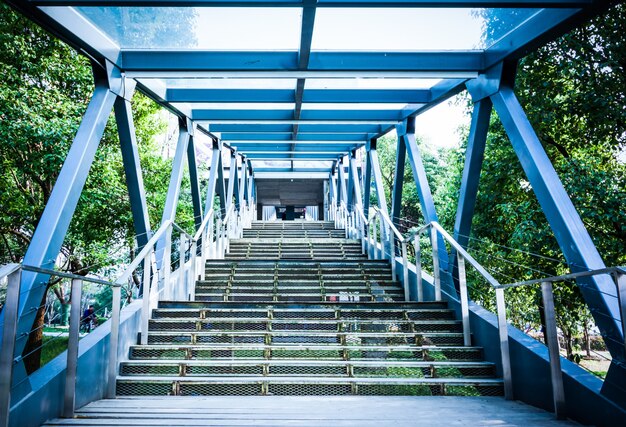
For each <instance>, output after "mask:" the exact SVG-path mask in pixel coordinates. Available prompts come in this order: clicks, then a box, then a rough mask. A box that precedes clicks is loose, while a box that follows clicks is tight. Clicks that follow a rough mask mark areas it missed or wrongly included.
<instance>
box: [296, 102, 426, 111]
mask: <svg viewBox="0 0 626 427" xmlns="http://www.w3.org/2000/svg"><path fill="white" fill-rule="evenodd" d="M412 105H416V106H417V107H419V105H420V104H392V103H389V104H376V103H371V104H370V103H362V104H357V103H350V102H345V103H337V104H333V103H324V102H319V103H306V102H305V103H303V104H302V109H303V110H402V109H404V108H406V107H409V106H412Z"/></svg>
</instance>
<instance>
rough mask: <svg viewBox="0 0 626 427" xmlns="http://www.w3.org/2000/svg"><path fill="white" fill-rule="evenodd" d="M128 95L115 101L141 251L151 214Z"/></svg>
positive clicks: (131, 206) (145, 240) (146, 237)
mask: <svg viewBox="0 0 626 427" xmlns="http://www.w3.org/2000/svg"><path fill="white" fill-rule="evenodd" d="M126 92H127V93H126V97H127V99H125V98H122V97H118V98H117V99H116V101H115V121H116V123H117V132H118V134H119V138H120V148H121V150H122V161H123V162H124V174H125V175H126V186H127V187H128V196H129V199H130V209H131V211H132V214H133V223H134V225H135V238H136V240H137V249H138V250H139V251H140V250H141V249H142V248H143V247H144V245H145V244H146V243H148V240H149V237H150V236H148V233H150V216H149V215H148V204H147V203H146V193H145V190H144V185H143V173H142V171H141V163H140V161H139V151H138V149H137V139H136V136H135V125H134V123H133V114H132V108H131V104H130V100H129V99H128V98H130V96H132V91H131V94H129V93H128V91H126Z"/></svg>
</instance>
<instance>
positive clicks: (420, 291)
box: [413, 233, 424, 302]
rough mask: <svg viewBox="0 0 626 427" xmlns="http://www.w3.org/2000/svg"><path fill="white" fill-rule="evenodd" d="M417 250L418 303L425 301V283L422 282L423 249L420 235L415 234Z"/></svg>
mask: <svg viewBox="0 0 626 427" xmlns="http://www.w3.org/2000/svg"><path fill="white" fill-rule="evenodd" d="M413 247H414V248H415V275H416V276H417V301H419V302H422V301H424V283H423V282H422V248H421V247H420V236H419V233H417V234H415V239H414V240H413Z"/></svg>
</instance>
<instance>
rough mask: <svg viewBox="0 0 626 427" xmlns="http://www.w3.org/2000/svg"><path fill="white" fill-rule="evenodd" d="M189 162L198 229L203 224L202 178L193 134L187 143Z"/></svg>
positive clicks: (194, 214)
mask: <svg viewBox="0 0 626 427" xmlns="http://www.w3.org/2000/svg"><path fill="white" fill-rule="evenodd" d="M187 164H188V165H189V180H190V183H191V202H192V204H193V217H194V224H195V226H196V230H197V229H199V228H200V226H201V225H202V220H203V215H202V196H201V195H200V180H199V179H198V166H197V163H196V147H195V144H194V137H193V135H190V136H189V143H188V144H187Z"/></svg>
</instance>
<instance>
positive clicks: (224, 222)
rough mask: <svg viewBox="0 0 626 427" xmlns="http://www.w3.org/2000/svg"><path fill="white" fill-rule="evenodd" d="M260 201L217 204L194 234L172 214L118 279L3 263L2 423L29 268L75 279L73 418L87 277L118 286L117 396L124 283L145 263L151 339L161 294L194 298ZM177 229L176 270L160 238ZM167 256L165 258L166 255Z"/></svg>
mask: <svg viewBox="0 0 626 427" xmlns="http://www.w3.org/2000/svg"><path fill="white" fill-rule="evenodd" d="M255 206H256V204H255V203H254V202H253V201H251V202H250V203H249V204H246V203H245V202H244V203H243V204H242V206H241V208H240V210H236V209H235V208H234V205H231V207H230V208H229V209H228V211H227V212H226V214H225V215H224V217H223V218H220V217H218V216H217V215H216V213H215V212H214V210H213V209H211V210H210V211H209V212H208V213H207V214H206V215H205V217H204V220H203V221H202V223H201V225H200V226H199V227H198V230H197V231H196V233H195V235H193V236H192V235H190V234H188V233H187V232H186V231H185V230H183V229H182V228H181V227H180V226H179V225H178V224H176V223H174V222H173V221H170V220H167V221H165V222H163V224H161V226H160V227H159V229H158V230H157V231H156V232H155V233H154V235H153V236H152V237H151V238H150V240H149V241H148V242H147V243H146V244H145V246H144V247H143V248H142V250H141V251H140V252H139V253H138V254H137V255H136V256H135V258H134V259H133V260H132V261H131V262H130V264H129V265H128V266H127V267H126V269H125V270H124V272H123V273H122V274H121V275H119V277H117V279H115V280H113V281H108V280H102V279H98V278H94V277H88V276H79V275H76V274H72V273H65V272H61V271H56V270H50V269H43V268H39V267H34V266H28V265H22V264H8V265H4V266H0V281H2V280H4V279H5V278H6V279H7V295H6V299H5V303H4V307H3V312H4V327H3V331H2V352H1V353H0V372H2V373H3V374H2V375H0V426H1V427H6V426H8V425H9V417H10V409H11V408H10V405H11V392H12V387H13V378H12V376H13V375H12V374H13V368H14V366H15V364H16V363H17V362H18V361H19V360H21V358H20V357H15V355H14V349H15V342H16V334H17V325H18V320H19V319H18V318H19V316H18V311H19V310H18V307H19V303H20V282H21V274H22V272H23V271H31V272H37V273H41V274H45V275H48V276H50V277H57V278H65V279H70V280H71V301H72V302H74V303H73V304H71V316H70V326H69V336H68V338H69V339H68V349H67V359H66V360H67V367H66V378H65V391H64V401H63V411H62V414H61V416H63V417H68V418H71V417H73V416H74V410H75V398H76V372H77V367H78V342H79V338H80V326H81V311H80V308H81V304H80V301H81V293H82V287H83V282H88V283H94V284H98V285H103V286H109V287H111V289H112V291H113V302H112V307H111V319H110V322H111V333H110V342H109V347H108V354H109V359H108V378H107V389H106V390H107V391H106V397H107V398H114V397H115V383H116V377H117V366H118V360H117V356H118V341H119V328H120V311H121V289H122V287H123V286H124V285H125V284H127V283H128V282H129V280H131V278H132V276H133V275H134V273H135V272H136V271H137V270H138V269H139V268H140V267H141V266H143V279H142V285H143V295H142V299H143V302H142V309H141V326H140V342H141V344H146V343H147V340H148V323H149V318H150V313H151V311H152V309H153V308H154V307H156V305H157V304H158V302H159V301H160V300H164V299H174V300H181V299H182V300H187V299H189V300H193V299H194V296H195V281H196V279H197V278H200V279H201V280H202V279H204V274H205V269H204V265H205V261H206V260H207V259H209V258H211V259H221V258H224V255H225V254H226V253H227V252H228V250H229V241H230V239H232V238H238V237H241V236H242V233H243V228H244V227H248V226H249V225H250V223H251V221H252V219H253V218H254V217H255V214H256V210H255ZM174 230H176V231H178V232H179V233H180V234H179V249H178V252H179V258H178V268H177V269H176V270H173V267H174V263H173V261H172V259H171V254H170V255H169V256H168V258H170V259H169V260H167V262H163V263H162V264H161V265H159V263H158V262H157V261H158V257H157V250H156V246H157V243H158V242H159V241H160V240H161V239H164V238H165V239H166V241H167V243H166V244H167V245H169V244H170V243H169V242H170V241H171V235H172V232H173V231H174ZM164 252H165V251H164ZM162 259H163V260H165V257H163V258H162Z"/></svg>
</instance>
